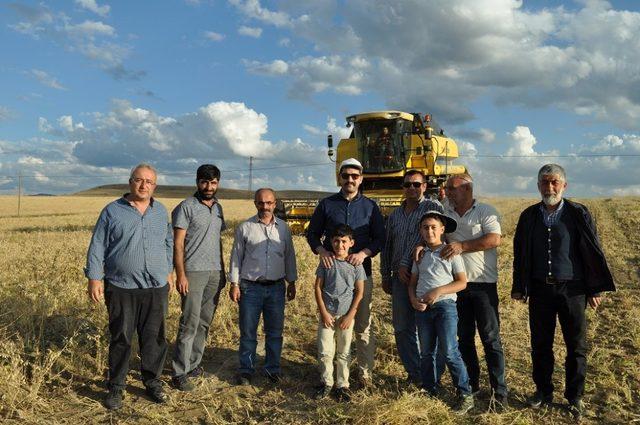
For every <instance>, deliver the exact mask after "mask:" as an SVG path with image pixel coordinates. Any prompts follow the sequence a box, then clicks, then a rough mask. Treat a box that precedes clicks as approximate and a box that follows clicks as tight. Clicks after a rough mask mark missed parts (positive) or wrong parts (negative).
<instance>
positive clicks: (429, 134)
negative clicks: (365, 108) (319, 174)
mask: <svg viewBox="0 0 640 425" xmlns="http://www.w3.org/2000/svg"><path fill="white" fill-rule="evenodd" d="M347 126H349V127H350V128H351V129H352V130H351V134H350V136H349V138H347V139H342V140H340V142H339V143H338V146H337V147H336V148H335V150H334V146H333V137H332V136H331V135H329V137H328V148H329V151H328V154H329V157H330V158H331V159H332V160H334V156H335V163H336V170H335V172H336V182H337V184H338V185H339V184H340V183H339V176H338V174H339V171H340V170H339V169H338V167H339V164H340V162H342V161H343V160H345V159H347V158H356V159H358V160H359V161H360V162H361V163H362V166H363V167H364V170H363V181H362V184H361V186H360V189H361V190H362V191H363V192H364V194H366V195H367V196H368V197H370V198H372V199H374V200H375V201H376V202H377V203H378V205H379V206H380V209H381V210H382V213H383V215H384V216H385V217H386V216H388V214H389V213H390V212H391V210H392V209H393V208H395V207H397V206H398V205H400V203H401V202H402V198H403V191H402V181H403V179H404V173H405V172H406V171H407V170H410V169H417V170H421V171H422V172H424V174H425V176H426V179H427V192H426V193H425V195H426V196H436V195H437V193H438V190H439V188H440V187H441V186H442V185H443V183H444V182H445V181H446V179H447V178H448V177H449V175H451V174H457V173H463V172H466V167H465V166H463V165H456V164H454V161H455V159H457V158H458V156H459V154H458V145H457V143H456V142H455V140H453V139H451V138H449V137H447V136H445V134H444V131H443V130H442V129H441V128H440V127H439V126H438V125H437V124H436V123H435V122H433V121H432V119H431V116H430V115H425V116H424V118H423V117H422V116H421V115H420V114H417V113H407V112H400V111H378V112H367V113H363V114H357V115H351V116H349V117H347ZM283 201H284V204H285V212H286V218H287V221H289V223H290V226H291V228H292V229H293V230H294V231H296V232H303V231H304V230H305V229H306V226H307V225H308V221H309V219H310V218H311V215H312V214H313V209H314V208H315V206H316V205H317V202H318V200H317V199H316V200H310V199H305V200H299V199H298V200H296V199H285V200H283Z"/></svg>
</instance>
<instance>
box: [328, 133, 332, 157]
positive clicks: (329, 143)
mask: <svg viewBox="0 0 640 425" xmlns="http://www.w3.org/2000/svg"><path fill="white" fill-rule="evenodd" d="M327 146H328V147H329V152H327V154H328V155H329V158H330V159H331V158H332V157H333V136H332V135H331V134H329V135H328V136H327Z"/></svg>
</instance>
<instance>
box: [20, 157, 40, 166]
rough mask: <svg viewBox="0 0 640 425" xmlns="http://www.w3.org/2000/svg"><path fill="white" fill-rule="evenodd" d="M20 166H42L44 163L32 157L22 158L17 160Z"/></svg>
mask: <svg viewBox="0 0 640 425" xmlns="http://www.w3.org/2000/svg"><path fill="white" fill-rule="evenodd" d="M18 164H20V165H40V164H44V161H43V160H42V159H40V158H36V157H34V156H23V157H20V158H19V159H18Z"/></svg>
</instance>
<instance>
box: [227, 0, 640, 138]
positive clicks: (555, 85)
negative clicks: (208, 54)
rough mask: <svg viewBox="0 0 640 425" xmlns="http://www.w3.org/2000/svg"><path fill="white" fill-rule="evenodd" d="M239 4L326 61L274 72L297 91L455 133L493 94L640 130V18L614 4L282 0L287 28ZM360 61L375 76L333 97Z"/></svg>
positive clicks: (507, 101) (252, 5) (256, 7)
mask: <svg viewBox="0 0 640 425" xmlns="http://www.w3.org/2000/svg"><path fill="white" fill-rule="evenodd" d="M231 3H232V4H234V5H235V6H236V7H238V8H239V10H240V11H241V12H242V13H243V14H244V15H245V16H246V17H248V18H251V19H256V20H260V21H261V22H263V23H265V24H267V25H273V26H276V27H277V26H280V27H281V28H286V29H288V30H290V31H291V33H292V35H293V36H295V37H297V38H300V37H302V38H305V39H307V40H308V41H310V42H311V43H312V44H313V47H314V48H315V50H317V51H318V52H319V53H318V56H317V57H314V58H311V57H308V58H305V60H304V62H306V64H303V63H301V59H292V60H287V61H286V62H287V64H288V65H289V72H287V73H286V74H276V73H272V74H271V75H278V76H281V77H285V78H286V79H288V80H289V82H290V87H291V92H292V93H302V94H303V95H304V96H307V97H308V96H312V95H313V94H316V93H321V92H325V91H330V90H335V91H337V92H338V93H347V94H358V93H363V92H372V93H375V94H377V95H380V96H382V97H383V98H384V99H385V100H386V103H387V106H389V107H394V108H400V109H402V110H429V111H431V112H433V114H434V115H435V116H436V117H440V120H441V121H442V122H443V123H445V124H450V123H463V122H466V121H469V120H471V119H473V118H474V114H473V113H472V111H471V110H470V106H469V105H470V104H472V103H473V102H474V101H476V100H477V99H479V98H480V96H488V97H489V98H493V99H494V101H495V102H497V103H499V104H501V105H524V106H525V107H548V106H554V107H557V108H559V109H561V110H565V111H569V112H572V113H576V114H581V115H586V116H589V117H592V118H595V119H597V120H600V121H605V122H609V123H612V124H615V125H618V126H621V127H623V128H626V129H639V128H640V96H638V95H637V93H640V79H638V78H637V75H638V74H639V70H640V66H639V65H638V64H639V63H640V32H639V31H638V28H640V13H638V12H630V11H624V10H615V9H613V7H612V5H611V4H610V3H609V2H606V1H580V2H577V7H576V8H575V9H571V10H569V9H566V8H564V7H558V8H535V6H529V5H527V7H525V6H523V2H522V1H516V0H451V1H447V2H443V1H441V0H424V1H420V2H415V1H397V0H375V1H373V2H372V1H370V0H353V1H349V2H345V3H344V4H337V3H336V2H330V1H327V2H313V1H299V2H282V3H279V5H280V9H279V10H276V11H273V12H274V13H280V16H281V17H282V18H283V19H281V20H279V21H278V22H273V21H271V20H269V19H260V18H259V15H260V14H259V13H258V11H260V10H263V9H264V8H263V7H262V6H261V5H260V2H259V1H256V0H254V1H251V2H249V1H247V2H242V1H240V0H233V1H231ZM372 10H375V13H371V11H372ZM425 16H427V17H428V20H427V21H425ZM389 34H393V36H392V37H390V36H389ZM352 57H358V58H366V59H367V60H366V66H365V67H363V68H361V69H359V72H361V73H362V74H363V75H364V76H365V77H366V78H357V79H356V81H355V82H352V83H351V84H342V85H339V87H340V89H339V90H336V89H334V87H335V76H334V75H336V74H337V75H341V76H343V78H345V79H348V78H349V76H350V75H351V74H352V72H353V71H354V70H356V69H357V67H356V66H355V65H354V64H353V63H351V62H350V59H351V58H352ZM327 58H331V63H332V65H333V67H334V69H335V71H334V72H332V73H318V72H317V66H313V63H314V61H317V62H321V63H322V62H325V63H326V62H327ZM262 62H263V63H265V64H268V63H270V61H269V59H267V60H262ZM247 63H248V64H251V63H252V62H251V61H248V62H247ZM305 65H306V66H305ZM294 70H295V72H294Z"/></svg>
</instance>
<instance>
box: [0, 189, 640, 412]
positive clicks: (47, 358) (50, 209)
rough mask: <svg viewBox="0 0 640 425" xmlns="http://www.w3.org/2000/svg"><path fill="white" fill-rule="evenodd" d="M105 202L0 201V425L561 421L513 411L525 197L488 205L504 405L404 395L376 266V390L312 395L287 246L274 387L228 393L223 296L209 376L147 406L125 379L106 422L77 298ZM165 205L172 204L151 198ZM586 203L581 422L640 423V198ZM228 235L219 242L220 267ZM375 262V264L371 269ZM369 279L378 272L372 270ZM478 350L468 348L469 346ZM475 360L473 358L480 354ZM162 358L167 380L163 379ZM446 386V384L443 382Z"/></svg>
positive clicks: (301, 291) (560, 372) (100, 345)
mask: <svg viewBox="0 0 640 425" xmlns="http://www.w3.org/2000/svg"><path fill="white" fill-rule="evenodd" d="M111 199H113V197H23V198H22V205H21V211H20V213H21V214H20V216H17V199H16V198H15V197H7V196H5V197H0V247H2V251H1V254H0V422H2V423H20V424H25V423H26V424H29V423H38V424H39V423H43V424H44V423H70V424H81V423H166V424H174V423H273V424H285V423H296V424H299V423H308V424H312V423H314V424H315V423H323V424H336V423H345V424H346V423H358V424H367V425H373V424H407V423H425V424H429V423H433V424H442V423H469V424H471V423H474V424H475V423H481V424H528V423H546V424H554V423H572V422H573V421H572V419H571V417H570V416H569V414H568V413H567V412H566V410H565V409H564V408H563V407H562V405H561V404H560V403H558V404H557V405H555V406H554V407H552V408H549V409H543V410H532V409H528V408H526V407H525V406H524V404H523V401H524V398H525V396H526V395H527V394H528V393H530V392H531V391H532V386H533V384H532V381H531V378H530V370H531V361H530V356H529V332H528V321H527V306H526V305H523V304H520V303H516V302H512V301H511V300H510V299H509V290H510V284H511V263H512V238H513V232H514V227H515V223H516V221H517V218H518V215H519V213H520V211H522V209H523V208H524V207H525V206H527V205H529V204H531V203H532V202H534V200H524V199H493V200H490V202H491V203H493V205H495V206H496V207H497V208H498V210H499V211H500V213H501V214H502V216H503V233H504V238H503V243H502V246H501V247H500V250H499V252H500V255H499V269H500V273H501V276H500V282H499V288H500V302H501V307H500V309H501V319H502V337H503V343H504V348H505V354H506V360H507V383H508V385H509V386H510V389H511V400H510V402H511V408H510V410H508V411H507V412H505V413H502V414H497V413H493V412H491V409H490V406H489V401H488V399H489V397H488V392H487V385H488V384H487V379H486V376H484V377H483V378H484V379H483V385H484V388H483V391H482V392H481V394H480V396H479V398H478V402H477V406H476V408H475V409H474V410H473V411H472V413H471V414H470V415H468V416H466V417H464V418H457V417H455V416H454V415H453V413H452V412H451V410H450V409H449V408H448V403H449V402H450V401H451V399H452V398H453V393H452V392H451V391H449V393H448V396H447V398H446V399H445V402H442V401H434V400H431V399H427V398H426V397H424V396H422V395H421V394H419V393H417V392H413V391H411V390H409V389H408V388H406V387H405V385H404V382H403V380H404V373H403V370H402V367H401V365H400V363H399V360H398V357H397V353H396V350H395V344H394V340H393V330H392V327H391V309H390V298H389V296H387V295H386V294H384V293H383V292H382V290H381V289H380V287H379V283H380V280H379V275H378V274H377V271H375V270H374V281H375V283H376V285H377V286H376V289H375V292H374V298H375V301H374V312H375V313H374V314H375V326H376V332H377V334H378V349H377V352H376V362H377V365H376V370H375V377H374V381H375V384H376V388H375V389H374V390H373V391H371V392H368V393H363V392H359V393H356V394H355V396H354V398H353V401H352V402H351V403H350V404H338V403H335V402H333V401H322V402H317V401H315V400H314V399H313V397H312V394H313V386H314V385H316V383H317V380H318V375H317V371H316V360H315V355H316V346H315V328H316V320H317V319H316V315H315V302H314V299H313V291H312V283H313V274H314V271H315V267H316V265H317V259H316V258H315V256H314V255H312V254H311V252H310V250H309V249H308V247H307V245H306V242H305V240H304V239H303V238H302V237H300V236H296V237H295V241H294V242H295V246H296V249H297V257H298V268H299V285H298V297H297V298H296V300H295V301H293V302H292V303H290V304H288V306H287V311H286V322H285V343H284V349H283V368H284V375H285V379H284V380H283V382H282V383H281V385H280V386H278V387H273V386H271V385H270V384H268V382H267V381H266V380H265V379H256V380H255V381H254V385H253V386H250V387H236V386H234V385H233V378H234V374H235V369H236V367H237V353H236V351H237V344H238V334H239V332H238V327H237V324H236V323H237V315H238V312H237V306H236V305H234V304H233V303H231V302H230V301H229V299H228V297H226V292H225V294H224V295H225V296H224V297H223V298H222V302H221V305H220V308H219V310H218V313H217V314H216V317H215V319H214V323H213V326H212V332H211V336H210V339H209V343H208V346H207V350H206V353H205V359H204V367H205V370H207V371H208V372H210V373H211V374H212V375H213V376H212V377H211V378H208V379H206V380H201V381H198V383H197V388H196V390H195V391H193V392H191V393H179V392H177V391H175V390H173V389H170V388H167V391H168V394H169V398H170V400H169V403H168V404H166V405H162V406H159V405H155V404H153V403H152V402H150V401H149V400H148V399H147V398H146V397H145V395H144V389H143V387H142V385H141V383H140V381H139V380H138V377H139V373H138V372H137V366H138V361H137V359H136V358H134V359H133V360H132V372H131V374H130V377H129V386H128V388H127V395H126V397H125V405H124V407H123V409H122V410H120V411H118V412H116V413H110V412H107V411H106V410H105V409H104V408H103V407H102V404H101V401H102V398H103V396H104V391H105V390H104V377H105V370H106V355H107V344H108V339H107V337H106V332H105V329H106V324H107V315H106V309H105V307H104V305H93V304H91V303H90V302H89V301H88V299H87V296H86V279H85V278H84V275H83V271H82V268H83V266H84V262H85V254H86V249H87V245H88V242H89V239H90V236H91V229H92V227H93V225H94V223H95V220H96V218H97V215H98V213H99V211H100V209H101V208H102V207H103V206H104V205H105V204H106V203H107V202H109V201H110V200H111ZM160 200H161V201H162V202H164V203H165V205H166V206H167V207H168V208H172V207H173V206H175V205H176V204H177V203H178V202H179V201H180V199H176V198H166V199H164V198H161V199H160ZM222 203H223V206H224V207H225V216H226V217H227V220H228V221H229V223H230V224H231V225H232V226H231V227H233V225H234V224H236V223H237V222H238V221H240V220H242V219H245V218H247V217H248V216H249V215H251V214H253V212H254V209H253V205H252V204H251V202H250V201H246V200H225V199H224V198H223V199H222ZM585 203H586V204H587V205H588V206H589V208H590V209H591V211H592V213H593V215H594V217H595V220H596V222H597V225H598V229H599V234H600V238H601V241H602V243H603V246H604V250H605V252H606V254H607V256H608V259H609V264H610V266H611V268H612V271H613V274H614V278H615V280H616V284H617V286H618V291H617V292H615V293H613V294H608V295H607V297H606V299H605V301H604V303H603V305H602V306H601V308H600V309H599V310H598V312H597V314H596V313H594V312H593V311H591V310H589V311H588V313H587V314H588V320H589V332H588V342H589V347H590V351H589V357H588V361H589V370H588V376H587V386H586V395H585V401H586V403H587V407H588V415H587V416H586V417H585V418H584V420H583V422H584V423H592V424H602V423H608V424H616V423H640V407H639V405H640V289H639V288H640V286H639V283H640V276H639V270H640V235H639V234H638V233H639V230H640V199H638V198H614V199H598V200H595V199H591V200H586V201H585ZM231 239H232V233H231V231H228V232H226V234H225V235H224V236H223V242H224V247H225V257H226V259H227V263H228V256H229V252H230V245H231ZM374 264H377V260H376V262H375V263H374ZM375 267H376V270H377V265H376V266H375ZM179 314H180V309H179V297H178V295H177V294H175V293H174V294H172V296H171V301H170V308H169V315H168V318H167V324H168V338H169V341H170V343H173V341H174V339H175V335H176V329H177V323H178V317H179ZM478 344H479V341H478ZM562 345H563V344H562V337H561V335H560V331H559V330H558V331H557V335H556V347H557V349H556V373H555V374H554V379H555V384H556V388H557V389H558V390H557V392H556V401H558V402H561V401H562V400H561V394H562V388H563V387H564V385H563V381H564V365H563V358H564V350H563V349H562ZM479 352H482V349H481V348H480V347H479ZM169 366H170V363H169V361H167V364H166V367H167V369H166V374H165V376H164V378H165V380H167V381H168V379H169V369H168V368H169ZM445 385H446V386H447V387H448V388H450V387H451V385H450V381H449V378H448V377H447V378H445Z"/></svg>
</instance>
